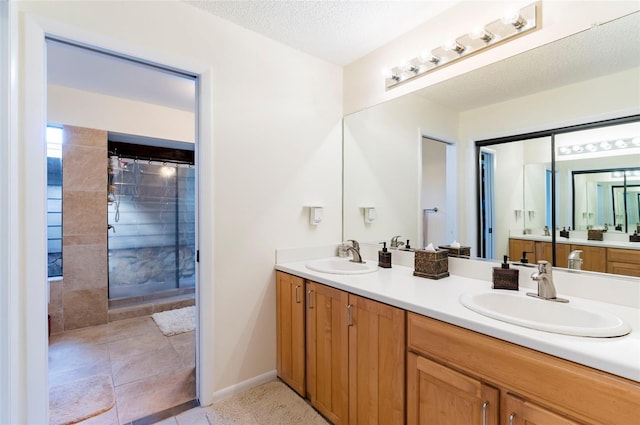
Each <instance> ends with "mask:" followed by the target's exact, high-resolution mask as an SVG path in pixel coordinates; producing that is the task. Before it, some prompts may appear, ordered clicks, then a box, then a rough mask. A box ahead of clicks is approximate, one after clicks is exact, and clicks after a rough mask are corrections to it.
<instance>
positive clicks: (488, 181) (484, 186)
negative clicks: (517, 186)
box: [479, 148, 496, 258]
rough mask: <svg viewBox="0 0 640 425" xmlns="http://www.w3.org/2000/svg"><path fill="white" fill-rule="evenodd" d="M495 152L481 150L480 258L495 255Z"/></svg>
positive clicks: (493, 256)
mask: <svg viewBox="0 0 640 425" xmlns="http://www.w3.org/2000/svg"><path fill="white" fill-rule="evenodd" d="M494 175H495V156H494V152H492V151H491V150H489V149H486V148H483V149H481V150H480V252H479V257H480V258H496V257H495V234H494V221H495V212H494V210H493V205H494V180H495V178H494Z"/></svg>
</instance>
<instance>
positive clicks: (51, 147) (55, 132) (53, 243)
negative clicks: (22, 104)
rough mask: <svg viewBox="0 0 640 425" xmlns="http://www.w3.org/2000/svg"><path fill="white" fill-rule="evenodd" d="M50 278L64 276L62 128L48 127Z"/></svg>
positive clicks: (48, 246) (48, 264)
mask: <svg viewBox="0 0 640 425" xmlns="http://www.w3.org/2000/svg"><path fill="white" fill-rule="evenodd" d="M47 254H48V262H47V269H48V276H49V277H55V276H62V127H53V126H49V127H47Z"/></svg>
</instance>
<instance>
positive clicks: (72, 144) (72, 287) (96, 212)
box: [52, 126, 108, 331]
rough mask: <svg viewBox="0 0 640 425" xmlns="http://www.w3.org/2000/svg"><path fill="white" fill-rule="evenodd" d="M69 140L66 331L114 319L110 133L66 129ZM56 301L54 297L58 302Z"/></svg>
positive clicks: (65, 170)
mask: <svg viewBox="0 0 640 425" xmlns="http://www.w3.org/2000/svg"><path fill="white" fill-rule="evenodd" d="M63 134H64V135H63V138H64V142H63V145H62V162H63V167H62V173H63V174H62V267H63V276H64V279H63V281H62V291H61V292H62V320H63V324H62V326H63V329H62V330H65V331H66V330H70V329H76V328H81V327H85V326H93V325H99V324H104V323H107V319H108V311H107V310H108V302H107V228H106V226H107V208H106V205H107V182H106V172H107V160H106V158H107V132H106V131H101V130H93V129H87V128H81V127H72V126H65V127H64V133H63ZM56 292H59V291H56ZM53 298H54V293H53V292H52V301H54V302H55V301H56V300H54V299H53ZM57 327H58V326H56V328H57Z"/></svg>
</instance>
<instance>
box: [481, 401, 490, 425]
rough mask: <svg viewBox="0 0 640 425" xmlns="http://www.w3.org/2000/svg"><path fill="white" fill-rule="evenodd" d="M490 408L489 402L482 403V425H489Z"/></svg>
mask: <svg viewBox="0 0 640 425" xmlns="http://www.w3.org/2000/svg"><path fill="white" fill-rule="evenodd" d="M488 407H489V402H488V401H485V402H484V403H482V425H487V408H488Z"/></svg>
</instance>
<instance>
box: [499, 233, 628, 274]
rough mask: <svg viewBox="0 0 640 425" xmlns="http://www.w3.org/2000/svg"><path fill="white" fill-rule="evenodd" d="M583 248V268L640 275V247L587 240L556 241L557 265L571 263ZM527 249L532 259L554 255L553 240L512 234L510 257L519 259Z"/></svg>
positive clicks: (566, 265)
mask: <svg viewBox="0 0 640 425" xmlns="http://www.w3.org/2000/svg"><path fill="white" fill-rule="evenodd" d="M638 246H639V247H640V244H639V245H638ZM575 250H581V251H582V253H581V254H580V257H581V258H582V267H581V269H582V270H588V271H592V272H601V273H612V274H620V275H625V276H636V277H640V249H625V248H612V247H606V246H594V245H587V244H570V243H556V260H557V266H558V267H563V268H566V267H568V261H567V259H568V257H569V253H570V252H571V251H575ZM524 251H526V252H527V259H528V260H529V263H531V264H536V262H537V261H538V260H547V261H549V262H551V259H552V244H551V242H545V241H534V240H529V239H518V238H517V237H516V238H509V258H510V259H511V261H519V260H520V258H521V257H522V252H524Z"/></svg>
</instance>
